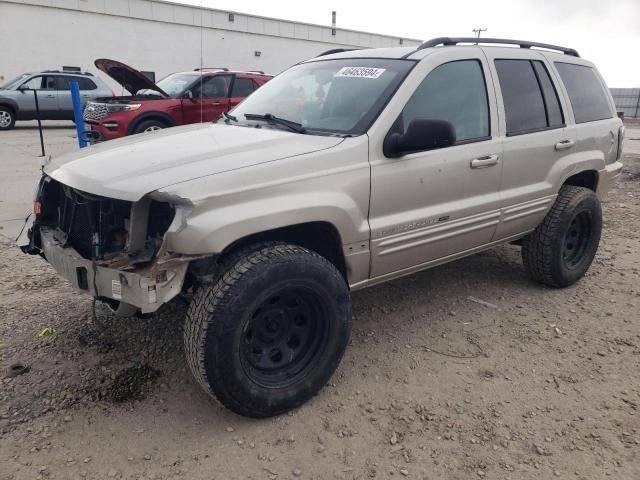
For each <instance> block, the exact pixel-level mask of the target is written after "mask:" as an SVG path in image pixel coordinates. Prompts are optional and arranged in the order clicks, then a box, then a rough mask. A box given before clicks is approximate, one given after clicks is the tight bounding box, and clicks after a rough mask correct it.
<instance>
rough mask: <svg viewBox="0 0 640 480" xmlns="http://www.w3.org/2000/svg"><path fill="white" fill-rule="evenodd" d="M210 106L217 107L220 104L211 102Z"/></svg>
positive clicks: (220, 103)
mask: <svg viewBox="0 0 640 480" xmlns="http://www.w3.org/2000/svg"><path fill="white" fill-rule="evenodd" d="M211 105H213V106H214V107H217V106H218V105H222V102H212V103H211Z"/></svg>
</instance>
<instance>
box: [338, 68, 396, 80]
mask: <svg viewBox="0 0 640 480" xmlns="http://www.w3.org/2000/svg"><path fill="white" fill-rule="evenodd" d="M386 70H387V69H386V68H371V67H342V68H341V69H340V70H338V73H336V77H350V78H378V77H379V76H380V75H382V74H383V73H384V72H385V71H386Z"/></svg>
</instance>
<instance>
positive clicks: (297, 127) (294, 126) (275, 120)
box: [244, 113, 307, 133]
mask: <svg viewBox="0 0 640 480" xmlns="http://www.w3.org/2000/svg"><path fill="white" fill-rule="evenodd" d="M244 118H246V119H247V120H264V121H265V122H268V123H271V124H274V125H282V126H283V127H287V128H288V129H289V130H292V131H294V132H297V133H306V132H307V129H306V128H304V127H303V126H302V124H300V123H298V122H293V121H291V120H287V119H285V118H280V117H276V116H275V115H272V114H271V113H265V114H264V115H261V114H258V113H245V114H244Z"/></svg>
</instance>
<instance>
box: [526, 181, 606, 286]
mask: <svg viewBox="0 0 640 480" xmlns="http://www.w3.org/2000/svg"><path fill="white" fill-rule="evenodd" d="M601 232H602V210H601V207H600V201H599V200H598V197H597V196H596V194H595V193H594V192H593V191H592V190H589V189H588V188H584V187H574V186H571V185H565V186H564V187H562V188H561V189H560V193H559V194H558V198H556V201H555V203H554V205H553V207H552V208H551V210H550V211H549V213H548V214H547V216H546V217H545V219H544V221H543V222H542V223H541V224H540V225H539V226H538V227H537V228H536V229H535V230H534V232H533V233H532V234H531V235H529V236H528V237H526V238H525V239H524V240H523V242H522V259H523V262H524V266H525V269H526V270H527V272H528V273H529V275H530V276H531V277H532V278H533V279H534V280H536V281H538V282H540V283H544V284H546V285H549V286H551V287H567V286H569V285H573V284H574V283H575V282H577V281H578V280H580V279H581V278H582V277H583V276H584V274H585V273H586V272H587V270H588V269H589V266H590V265H591V262H592V261H593V259H594V257H595V255H596V251H597V250H598V244H599V243H600V234H601Z"/></svg>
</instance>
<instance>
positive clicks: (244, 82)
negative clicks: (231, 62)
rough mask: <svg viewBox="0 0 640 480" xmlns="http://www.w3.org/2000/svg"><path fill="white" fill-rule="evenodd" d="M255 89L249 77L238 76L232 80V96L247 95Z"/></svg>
mask: <svg viewBox="0 0 640 480" xmlns="http://www.w3.org/2000/svg"><path fill="white" fill-rule="evenodd" d="M254 90H255V86H254V84H253V80H251V79H250V78H238V77H236V79H235V81H234V82H233V88H232V90H231V96H232V97H248V96H249V94H250V93H251V92H253V91H254Z"/></svg>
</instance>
